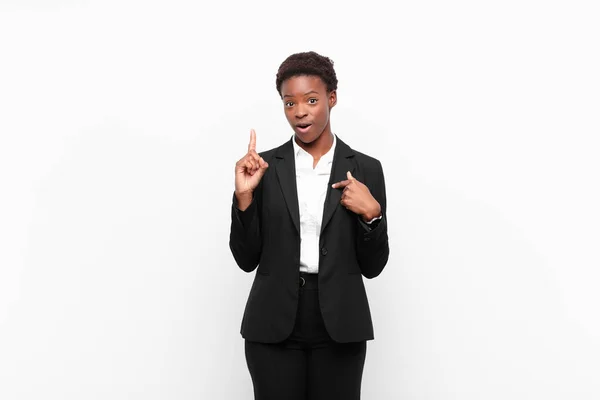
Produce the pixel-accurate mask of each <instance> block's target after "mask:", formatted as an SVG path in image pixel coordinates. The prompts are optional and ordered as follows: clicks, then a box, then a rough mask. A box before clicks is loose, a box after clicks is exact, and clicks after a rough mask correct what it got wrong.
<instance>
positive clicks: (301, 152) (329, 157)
mask: <svg viewBox="0 0 600 400" xmlns="http://www.w3.org/2000/svg"><path fill="white" fill-rule="evenodd" d="M292 143H293V144H294V157H295V158H296V159H297V158H298V157H299V156H300V155H309V156H310V154H309V153H308V152H307V151H306V150H304V149H303V148H302V147H300V146H298V143H296V138H295V137H294V136H292ZM336 144H337V136H336V135H335V133H334V134H333V144H332V145H331V148H330V149H329V150H328V151H327V153H325V154H323V155H322V156H321V159H320V160H319V164H321V161H326V162H330V161H333V155H334V153H335V146H336ZM310 157H311V158H312V156H310Z"/></svg>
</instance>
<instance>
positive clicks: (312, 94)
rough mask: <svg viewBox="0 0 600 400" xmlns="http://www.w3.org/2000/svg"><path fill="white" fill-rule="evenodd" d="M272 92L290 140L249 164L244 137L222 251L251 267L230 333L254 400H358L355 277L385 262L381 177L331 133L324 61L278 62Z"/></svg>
mask: <svg viewBox="0 0 600 400" xmlns="http://www.w3.org/2000/svg"><path fill="white" fill-rule="evenodd" d="M276 87H277V91H278V93H279V96H280V97H281V99H282V102H283V106H284V112H285V116H286V118H287V120H288V122H289V123H290V125H291V127H292V129H293V131H294V136H293V137H292V138H291V139H290V140H288V141H287V142H286V143H284V144H283V145H281V146H279V147H277V148H274V149H271V150H268V151H265V152H262V153H260V154H259V153H257V152H256V133H255V132H254V131H253V130H252V131H251V133H250V143H249V145H248V153H247V154H246V155H245V156H244V157H242V159H240V160H239V161H238V162H237V163H236V166H235V193H234V196H233V205H232V214H231V234H230V241H229V245H230V248H231V251H232V254H233V256H234V258H235V260H236V262H237V264H238V265H239V267H240V268H241V269H242V270H244V271H246V272H251V271H254V270H255V269H257V272H256V275H255V277H254V282H253V285H252V288H251V290H250V294H249V297H248V302H247V304H246V309H245V311H244V317H243V320H242V326H241V334H242V336H243V337H244V338H245V352H246V361H247V364H248V369H249V372H250V375H251V377H252V382H253V385H254V394H255V399H257V400H270V399H273V400H295V399H298V400H300V399H303V400H304V399H311V400H318V399H328V400H331V399H344V400H353V399H360V388H361V381H362V373H363V366H364V362H365V356H366V341H367V340H372V339H373V338H374V336H373V324H372V321H371V314H370V310H369V304H368V300H367V295H366V292H365V287H364V284H363V277H366V278H374V277H376V276H378V275H379V274H380V273H381V271H382V270H383V268H384V267H385V265H386V264H387V260H388V256H389V245H388V236H387V220H386V197H385V183H384V176H383V170H382V167H381V163H380V162H379V161H378V160H377V159H375V158H372V157H369V156H367V155H365V154H363V153H360V152H358V151H356V150H353V149H351V148H350V147H349V146H348V145H347V144H345V143H344V142H343V141H342V140H341V139H340V138H339V137H337V136H336V135H334V134H333V133H332V131H331V124H330V113H331V109H332V108H333V107H334V106H335V104H336V102H337V93H336V90H337V78H336V74H335V71H334V68H333V62H332V61H331V60H330V59H329V58H327V57H324V56H321V55H319V54H317V53H315V52H306V53H297V54H293V55H291V56H289V57H288V58H287V59H286V60H285V61H284V62H283V63H282V64H281V66H280V67H279V71H278V72H277V77H276ZM257 266H258V268H257Z"/></svg>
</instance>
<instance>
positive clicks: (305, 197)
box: [292, 134, 337, 274]
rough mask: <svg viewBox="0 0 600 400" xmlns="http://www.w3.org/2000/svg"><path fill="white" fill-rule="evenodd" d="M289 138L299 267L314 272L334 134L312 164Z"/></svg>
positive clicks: (331, 162)
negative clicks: (297, 225) (295, 193)
mask: <svg viewBox="0 0 600 400" xmlns="http://www.w3.org/2000/svg"><path fill="white" fill-rule="evenodd" d="M292 142H293V143H294V156H295V157H294V159H295V163H296V186H297V188H298V206H299V210H300V271H302V272H308V273H313V274H316V273H318V272H319V236H320V233H321V221H322V219H323V208H324V205H325V197H326V196H327V190H328V189H329V177H330V175H331V166H332V165H333V154H334V152H335V146H336V143H337V139H336V136H335V134H334V135H333V145H332V146H331V148H330V149H329V151H328V152H327V153H325V154H323V156H322V157H321V159H320V160H319V162H318V163H317V165H316V167H315V168H313V163H314V159H313V156H312V155H310V154H309V153H308V152H307V151H306V150H304V149H303V148H302V147H300V146H298V144H297V143H296V139H295V138H292Z"/></svg>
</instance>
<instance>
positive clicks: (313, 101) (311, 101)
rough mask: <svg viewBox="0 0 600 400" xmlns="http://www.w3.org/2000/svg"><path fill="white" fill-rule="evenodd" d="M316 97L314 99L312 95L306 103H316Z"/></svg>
mask: <svg viewBox="0 0 600 400" xmlns="http://www.w3.org/2000/svg"><path fill="white" fill-rule="evenodd" d="M317 101H318V99H315V98H314V97H313V98H312V99H308V103H309V104H317Z"/></svg>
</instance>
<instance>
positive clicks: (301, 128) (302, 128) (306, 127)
mask: <svg viewBox="0 0 600 400" xmlns="http://www.w3.org/2000/svg"><path fill="white" fill-rule="evenodd" d="M311 126H312V124H298V125H296V129H298V130H299V131H300V132H306V131H307V130H309V129H310V127H311Z"/></svg>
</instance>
